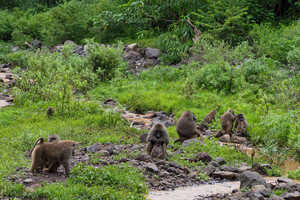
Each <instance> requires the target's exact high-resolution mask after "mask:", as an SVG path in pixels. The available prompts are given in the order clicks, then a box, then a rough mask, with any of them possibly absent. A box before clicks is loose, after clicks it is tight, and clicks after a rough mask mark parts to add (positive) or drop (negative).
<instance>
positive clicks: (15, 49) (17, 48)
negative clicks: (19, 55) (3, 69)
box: [11, 46, 20, 53]
mask: <svg viewBox="0 0 300 200" xmlns="http://www.w3.org/2000/svg"><path fill="white" fill-rule="evenodd" d="M19 50H20V47H18V46H13V47H12V48H11V52H13V53H15V52H17V51H19Z"/></svg>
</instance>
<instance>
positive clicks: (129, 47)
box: [126, 43, 138, 51]
mask: <svg viewBox="0 0 300 200" xmlns="http://www.w3.org/2000/svg"><path fill="white" fill-rule="evenodd" d="M137 48H138V45H137V43H133V44H129V45H127V47H126V51H136V49H137Z"/></svg>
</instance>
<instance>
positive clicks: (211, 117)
mask: <svg viewBox="0 0 300 200" xmlns="http://www.w3.org/2000/svg"><path fill="white" fill-rule="evenodd" d="M216 114H217V110H212V111H211V112H210V113H208V114H207V115H206V116H205V118H204V120H203V122H204V123H206V124H210V123H211V122H212V120H214V121H216Z"/></svg>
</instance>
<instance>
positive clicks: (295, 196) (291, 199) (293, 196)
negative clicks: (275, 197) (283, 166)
mask: <svg viewBox="0 0 300 200" xmlns="http://www.w3.org/2000/svg"><path fill="white" fill-rule="evenodd" d="M281 197H282V198H283V199H284V200H300V192H298V191H295V192H290V193H284V194H283V195H281Z"/></svg>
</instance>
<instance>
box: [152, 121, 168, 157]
mask: <svg viewBox="0 0 300 200" xmlns="http://www.w3.org/2000/svg"><path fill="white" fill-rule="evenodd" d="M169 140H170V139H169V134H168V131H167V129H166V127H165V126H164V125H163V124H161V123H157V124H155V125H154V126H153V127H152V128H151V130H150V131H149V134H148V137H147V143H148V144H147V153H148V154H149V155H151V156H153V157H157V158H161V159H164V158H166V157H167V145H168V144H169ZM154 147H155V148H154ZM153 148H154V149H155V150H154V151H153ZM156 148H161V149H160V153H158V155H156V154H157V153H156V152H159V151H158V150H159V149H156Z"/></svg>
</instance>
